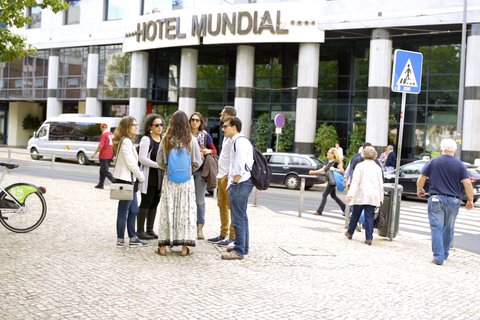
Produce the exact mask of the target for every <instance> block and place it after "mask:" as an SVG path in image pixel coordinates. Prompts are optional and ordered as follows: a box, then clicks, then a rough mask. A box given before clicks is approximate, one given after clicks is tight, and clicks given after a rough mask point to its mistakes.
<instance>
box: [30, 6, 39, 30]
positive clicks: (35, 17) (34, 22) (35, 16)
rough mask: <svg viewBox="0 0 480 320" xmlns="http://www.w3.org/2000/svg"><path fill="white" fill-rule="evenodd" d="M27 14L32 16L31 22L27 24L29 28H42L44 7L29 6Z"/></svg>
mask: <svg viewBox="0 0 480 320" xmlns="http://www.w3.org/2000/svg"><path fill="white" fill-rule="evenodd" d="M27 14H28V16H29V17H30V23H29V24H28V25H27V27H28V29H35V28H40V27H41V26H42V8H40V7H29V8H28V12H27Z"/></svg>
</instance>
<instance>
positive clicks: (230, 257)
mask: <svg viewBox="0 0 480 320" xmlns="http://www.w3.org/2000/svg"><path fill="white" fill-rule="evenodd" d="M222 259H223V260H242V259H243V256H241V255H239V254H237V253H236V252H235V251H232V252H230V253H224V254H222Z"/></svg>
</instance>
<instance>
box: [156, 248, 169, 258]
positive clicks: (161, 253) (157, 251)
mask: <svg viewBox="0 0 480 320" xmlns="http://www.w3.org/2000/svg"><path fill="white" fill-rule="evenodd" d="M155 253H156V254H159V255H161V256H166V255H167V248H165V252H162V249H161V248H160V247H158V248H156V249H155Z"/></svg>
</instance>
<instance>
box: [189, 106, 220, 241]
mask: <svg viewBox="0 0 480 320" xmlns="http://www.w3.org/2000/svg"><path fill="white" fill-rule="evenodd" d="M189 124H190V130H191V131H192V134H193V136H194V137H195V138H196V139H197V141H198V146H199V147H200V153H201V155H202V159H201V161H200V168H199V169H198V170H197V171H195V172H194V173H193V179H194V182H195V196H196V198H197V239H199V240H202V239H204V236H203V225H204V224H205V190H206V181H205V180H204V179H203V178H202V169H203V161H204V159H205V157H206V156H207V154H212V155H214V156H216V155H217V149H216V148H215V145H214V144H213V139H212V136H210V135H209V134H208V133H207V131H205V127H204V121H203V117H202V114H201V113H200V112H194V113H193V114H192V115H191V116H190V121H189Z"/></svg>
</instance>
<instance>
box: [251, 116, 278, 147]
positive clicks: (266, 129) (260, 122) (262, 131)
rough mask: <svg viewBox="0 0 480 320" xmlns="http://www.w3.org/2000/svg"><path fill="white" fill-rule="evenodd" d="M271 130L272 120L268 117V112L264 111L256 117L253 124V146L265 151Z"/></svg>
mask: <svg viewBox="0 0 480 320" xmlns="http://www.w3.org/2000/svg"><path fill="white" fill-rule="evenodd" d="M272 131H273V120H272V119H270V114H269V113H264V114H262V115H261V116H260V117H258V119H257V123H255V125H254V126H253V133H252V139H253V141H255V147H257V149H258V150H260V151H262V152H265V151H267V147H268V143H269V142H270V137H271V136H272Z"/></svg>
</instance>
